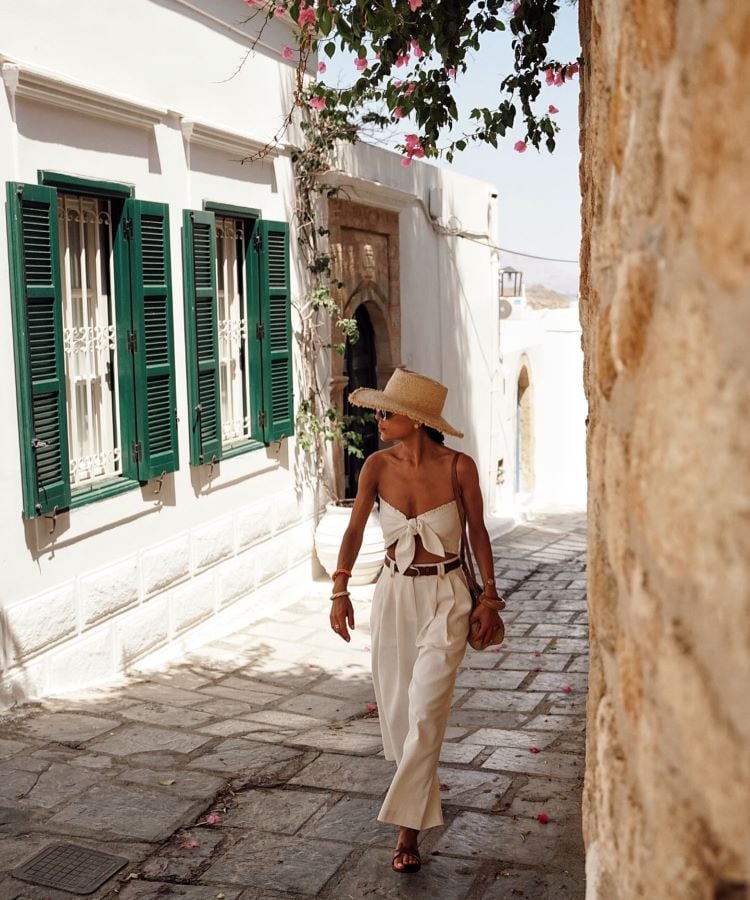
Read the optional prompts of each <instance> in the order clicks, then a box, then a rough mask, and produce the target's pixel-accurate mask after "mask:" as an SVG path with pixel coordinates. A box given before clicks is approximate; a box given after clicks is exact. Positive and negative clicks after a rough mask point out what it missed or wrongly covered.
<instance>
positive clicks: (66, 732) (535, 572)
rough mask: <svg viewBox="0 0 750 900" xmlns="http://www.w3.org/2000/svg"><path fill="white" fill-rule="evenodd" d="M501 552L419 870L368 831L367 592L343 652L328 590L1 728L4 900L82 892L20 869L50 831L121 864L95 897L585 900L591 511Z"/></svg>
mask: <svg viewBox="0 0 750 900" xmlns="http://www.w3.org/2000/svg"><path fill="white" fill-rule="evenodd" d="M493 546H494V552H495V558H496V572H497V575H498V577H499V579H502V580H501V581H500V584H501V585H502V587H503V588H504V589H506V592H508V593H510V597H509V603H508V609H507V611H506V612H507V615H506V616H505V621H506V624H507V638H506V641H505V643H504V645H503V647H502V649H498V650H497V651H496V652H495V651H494V650H493V651H484V652H483V653H474V652H472V651H468V652H467V656H466V658H465V660H464V663H463V665H462V668H461V670H460V672H459V675H458V679H457V683H456V692H455V703H454V711H453V713H452V716H451V720H450V725H449V728H448V733H447V734H446V741H445V744H444V746H443V751H442V757H441V768H440V780H441V782H442V785H443V790H444V792H443V802H444V811H445V820H446V821H445V826H444V827H443V828H436V829H432V830H430V831H428V832H425V833H424V834H423V835H422V836H421V847H422V856H423V860H424V862H425V864H424V866H423V868H422V871H421V873H420V874H418V875H411V876H406V875H399V874H396V873H395V872H392V871H391V870H390V848H391V847H392V846H393V843H394V835H395V830H394V829H393V828H391V827H389V826H383V825H379V824H378V823H377V822H376V814H377V811H378V808H379V805H380V801H381V798H382V796H383V794H384V792H385V790H386V788H387V786H388V784H389V782H390V778H391V777H392V773H393V765H392V763H389V762H386V761H385V760H384V759H383V757H382V753H381V744H380V735H379V728H378V722H377V718H376V715H377V714H376V712H375V711H374V709H373V706H372V704H373V693H372V687H371V683H370V678H369V652H368V651H369V648H368V639H369V638H368V628H367V618H368V601H369V598H370V596H371V594H372V587H366V588H355V589H354V591H353V592H354V595H355V615H356V620H357V628H356V631H355V633H354V637H353V640H352V643H351V644H350V645H348V646H347V645H344V644H342V642H341V641H340V640H339V639H338V638H336V637H335V636H334V635H333V634H332V633H331V631H330V629H329V628H328V603H327V599H326V597H327V593H328V585H326V584H324V583H317V584H314V585H313V587H312V588H311V589H310V590H307V589H305V596H304V597H303V599H300V600H299V601H298V602H296V603H295V604H294V605H293V606H290V607H288V608H286V609H285V610H283V611H282V612H279V613H278V614H277V615H276V616H275V618H274V619H273V620H271V619H266V620H263V621H261V622H256V623H255V624H253V625H252V626H250V627H248V628H246V629H244V630H243V631H240V632H238V633H236V634H233V635H232V636H230V637H228V638H225V639H224V640H221V641H217V642H215V643H213V644H211V645H209V646H206V647H204V648H202V649H201V650H200V651H199V652H194V653H192V654H191V655H190V656H189V657H188V658H186V659H184V660H182V661H181V663H180V665H175V666H172V667H171V668H169V669H168V670H167V671H162V672H160V673H158V674H150V675H148V676H144V675H142V676H140V677H139V678H136V677H134V678H132V679H131V680H130V681H129V682H128V683H127V684H125V685H119V686H117V687H116V688H113V689H111V690H109V691H107V692H98V693H97V694H96V695H91V694H88V695H87V696H86V697H81V698H71V697H67V698H64V699H60V700H52V701H45V702H44V703H43V704H36V705H34V706H31V707H24V708H21V709H20V710H17V711H15V712H11V713H10V714H8V715H6V716H4V717H3V718H2V719H0V900H15V898H18V900H20V898H24V900H39V898H44V900H57V898H70V897H71V896H72V895H71V894H69V893H63V892H61V891H59V890H54V889H50V888H48V887H38V886H32V885H30V884H25V883H23V882H22V881H19V880H17V879H16V878H14V877H13V876H12V875H11V874H10V872H11V870H12V869H14V868H15V867H16V866H18V865H19V864H21V863H22V862H25V861H26V860H28V859H30V858H31V857H32V856H33V855H34V854H36V853H37V852H38V851H39V850H40V849H42V848H44V847H46V846H48V845H49V844H51V843H53V842H56V841H68V842H72V843H76V844H79V845H83V846H86V847H90V848H97V849H99V850H103V851H105V852H109V853H113V854H116V855H119V856H122V857H126V858H127V860H128V863H127V865H126V866H125V868H123V869H122V870H121V871H120V873H119V874H118V875H116V876H115V877H113V878H112V879H110V881H108V882H107V883H106V884H105V885H104V886H103V887H102V888H100V889H99V890H98V891H97V892H96V893H95V894H92V895H91V896H93V897H96V898H114V897H120V898H123V900H137V898H138V900H143V898H163V897H168V898H189V900H204V898H205V900H211V898H218V900H237V898H240V900H260V898H268V900H271V898H278V897H286V898H289V897H306V896H318V897H323V898H354V900H359V898H378V897H387V898H402V897H403V898H428V897H429V898H435V900H454V898H455V900H459V898H482V900H506V898H507V900H517V898H519V897H526V898H529V900H581V898H583V896H584V876H583V845H582V838H581V816H580V799H581V788H582V778H583V769H584V725H585V698H586V693H585V692H586V679H587V674H586V667H587V635H588V629H587V621H586V600H585V562H584V560H585V554H584V547H585V519H584V516H583V515H582V514H580V513H569V514H556V515H552V514H550V515H544V516H541V515H540V516H537V517H535V518H534V519H533V520H532V521H530V522H529V523H527V524H525V525H523V526H522V527H517V528H515V530H513V531H512V532H510V533H508V534H506V535H505V536H503V537H501V538H499V539H498V540H496V541H495V542H494V545H493ZM510 589H512V590H510ZM542 813H544V814H546V816H547V817H549V821H548V822H547V823H546V824H544V823H543V822H542V821H540V820H539V818H538V817H539V816H540V814H542ZM207 816H218V817H219V819H208V820H207ZM541 818H542V819H544V818H545V816H541ZM211 822H213V824H210V823H211Z"/></svg>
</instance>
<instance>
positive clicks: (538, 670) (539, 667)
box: [531, 666, 542, 672]
mask: <svg viewBox="0 0 750 900" xmlns="http://www.w3.org/2000/svg"><path fill="white" fill-rule="evenodd" d="M531 671H532V672H541V671H542V667H541V666H534V668H533V669H532V670H531Z"/></svg>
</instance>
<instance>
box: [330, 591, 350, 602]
mask: <svg viewBox="0 0 750 900" xmlns="http://www.w3.org/2000/svg"><path fill="white" fill-rule="evenodd" d="M336 597H351V594H350V593H349V591H336V593H335V594H331V601H333V600H335V599H336Z"/></svg>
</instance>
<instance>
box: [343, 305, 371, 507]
mask: <svg viewBox="0 0 750 900" xmlns="http://www.w3.org/2000/svg"><path fill="white" fill-rule="evenodd" d="M354 318H355V319H356V321H357V327H358V328H359V340H358V341H357V343H356V344H352V343H351V342H350V341H348V342H347V344H346V355H345V359H344V367H345V369H344V375H347V376H348V378H349V383H348V385H347V389H346V390H347V394H348V393H349V392H350V391H353V390H354V389H355V388H359V387H377V386H378V377H377V358H376V352H375V329H374V328H373V327H372V320H371V319H370V314H369V313H368V312H367V309H366V307H365V304H364V303H362V304H360V305H359V306H358V307H357V310H356V312H355V313H354ZM364 412H366V410H363V409H361V408H360V407H353V406H351V405H350V403H349V401H348V399H347V400H345V402H344V415H361V414H362V413H364ZM377 449H378V426H377V423H376V422H374V421H372V422H366V423H364V425H363V443H362V451H363V453H364V458H363V459H360V458H359V457H357V456H354V455H352V454H351V453H345V454H344V485H345V496H346V497H354V496H355V495H356V493H357V482H358V480H359V473H360V470H361V469H362V465H363V464H364V461H365V459H367V457H368V456H369V455H370V454H371V453H374V452H375V451H376V450H377Z"/></svg>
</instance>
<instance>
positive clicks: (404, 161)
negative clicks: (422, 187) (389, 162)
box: [401, 156, 411, 169]
mask: <svg viewBox="0 0 750 900" xmlns="http://www.w3.org/2000/svg"><path fill="white" fill-rule="evenodd" d="M401 165H402V166H403V167H404V168H405V169H407V168H408V167H409V166H410V165H411V156H402V157H401Z"/></svg>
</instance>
